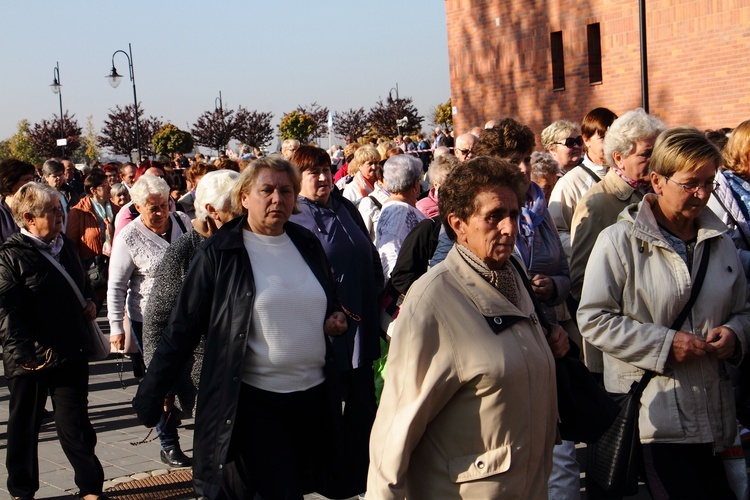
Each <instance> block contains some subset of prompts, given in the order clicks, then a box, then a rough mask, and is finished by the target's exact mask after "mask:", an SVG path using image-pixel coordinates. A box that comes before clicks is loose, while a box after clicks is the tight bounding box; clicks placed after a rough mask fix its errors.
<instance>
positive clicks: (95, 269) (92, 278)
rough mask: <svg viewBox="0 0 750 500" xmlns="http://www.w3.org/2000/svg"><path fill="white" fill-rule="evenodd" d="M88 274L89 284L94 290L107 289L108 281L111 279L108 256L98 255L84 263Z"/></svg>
mask: <svg viewBox="0 0 750 500" xmlns="http://www.w3.org/2000/svg"><path fill="white" fill-rule="evenodd" d="M84 267H85V268H86V274H88V276H89V282H90V283H91V286H92V287H93V289H94V290H101V289H103V288H107V279H108V278H109V257H107V256H106V255H96V256H94V257H91V258H90V259H86V261H85V262H84Z"/></svg>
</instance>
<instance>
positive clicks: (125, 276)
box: [107, 174, 190, 466]
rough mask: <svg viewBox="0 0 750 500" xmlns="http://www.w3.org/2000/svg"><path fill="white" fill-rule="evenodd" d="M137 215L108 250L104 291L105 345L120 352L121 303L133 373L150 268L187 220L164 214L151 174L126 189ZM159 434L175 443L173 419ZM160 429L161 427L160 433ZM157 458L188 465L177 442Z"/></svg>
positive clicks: (159, 186) (159, 185)
mask: <svg viewBox="0 0 750 500" xmlns="http://www.w3.org/2000/svg"><path fill="white" fill-rule="evenodd" d="M130 195H131V197H132V198H133V203H134V206H135V207H136V209H137V210H138V213H139V214H140V215H139V216H138V217H137V218H136V219H135V220H133V222H131V223H130V224H128V225H127V226H125V227H124V228H123V230H122V231H121V232H120V234H119V235H118V237H117V238H116V239H115V242H114V245H113V246H112V254H111V256H110V263H109V283H108V289H107V317H108V318H109V327H110V335H111V337H110V342H112V345H114V347H115V348H116V349H117V350H123V349H124V348H125V330H124V329H123V321H124V318H123V307H122V306H123V304H125V311H126V314H127V317H128V321H129V324H130V333H131V339H132V340H133V341H134V342H135V345H136V346H137V347H138V351H139V352H138V354H136V355H135V356H134V357H133V363H134V373H135V374H136V376H138V375H140V372H139V371H138V365H139V364H140V365H141V367H142V365H143V358H142V355H143V333H142V332H143V308H144V307H145V306H146V302H147V301H148V296H149V293H150V292H151V289H152V288H153V287H154V285H155V283H156V270H157V268H158V265H159V262H160V261H161V259H162V257H163V256H164V252H165V251H166V250H167V247H168V246H169V244H170V243H171V242H173V241H175V240H176V239H177V238H179V237H180V235H181V234H183V233H185V232H187V228H188V227H190V218H189V217H188V216H187V215H185V214H183V213H182V212H175V213H171V212H169V204H168V199H169V186H168V185H167V183H166V182H165V181H164V179H160V178H159V177H156V176H154V175H150V174H149V175H142V176H141V177H140V178H139V179H138V180H137V181H136V182H135V184H133V187H132V188H131V189H130ZM166 423H168V424H169V427H168V428H167V429H164V430H163V432H161V433H160V434H161V437H162V443H164V440H165V439H167V442H170V440H169V439H168V438H167V436H165V433H166V434H171V437H172V441H174V440H176V433H177V430H176V429H177V426H176V422H175V419H170V420H169V421H168V422H166ZM160 430H162V429H160ZM161 459H162V461H163V462H165V463H167V464H168V465H172V466H185V465H189V463H190V462H189V459H188V458H187V457H186V456H185V454H184V453H182V451H181V450H180V447H179V444H178V445H176V446H172V445H171V444H170V448H168V449H165V448H162V451H161Z"/></svg>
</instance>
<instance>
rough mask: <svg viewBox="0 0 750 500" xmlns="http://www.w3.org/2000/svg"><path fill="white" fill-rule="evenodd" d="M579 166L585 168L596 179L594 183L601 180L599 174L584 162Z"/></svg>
mask: <svg viewBox="0 0 750 500" xmlns="http://www.w3.org/2000/svg"><path fill="white" fill-rule="evenodd" d="M578 166H579V167H581V168H582V169H584V170H585V171H586V172H587V173H588V174H589V175H590V176H591V178H592V179H594V183H597V182H601V179H600V178H599V176H598V175H596V174H595V173H594V172H593V171H592V170H591V169H590V168H589V167H587V166H586V165H584V164H583V163H579V164H578Z"/></svg>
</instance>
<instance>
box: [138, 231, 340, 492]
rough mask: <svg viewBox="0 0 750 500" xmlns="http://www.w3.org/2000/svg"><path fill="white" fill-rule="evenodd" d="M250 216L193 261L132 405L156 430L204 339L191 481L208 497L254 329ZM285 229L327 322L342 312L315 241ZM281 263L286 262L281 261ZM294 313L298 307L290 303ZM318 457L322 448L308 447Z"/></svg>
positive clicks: (329, 361)
mask: <svg viewBox="0 0 750 500" xmlns="http://www.w3.org/2000/svg"><path fill="white" fill-rule="evenodd" d="M245 220H246V218H245V217H240V218H237V219H235V220H233V221H231V222H229V223H227V224H225V225H224V226H222V227H221V229H220V230H219V231H218V232H217V233H216V234H215V235H214V236H213V237H212V238H209V239H208V240H206V241H205V242H203V243H202V244H201V245H200V246H199V247H198V248H197V250H196V251H195V254H194V257H193V261H192V263H191V265H190V269H189V271H188V274H187V276H186V277H185V281H184V283H183V286H182V289H181V291H180V294H179V296H178V298H177V303H176V305H175V308H174V310H173V312H172V316H171V319H170V327H169V328H167V329H166V330H165V331H164V334H163V335H162V338H161V340H160V342H159V345H158V346H157V348H156V352H155V353H154V356H153V359H152V360H151V364H150V365H149V367H148V371H147V372H146V377H145V378H144V379H143V381H142V382H141V383H140V386H139V387H138V392H137V394H136V397H135V399H134V400H133V406H134V407H135V409H136V411H137V413H138V418H139V419H140V420H141V422H143V423H144V424H146V425H147V426H149V427H151V426H154V425H156V423H157V422H158V421H159V418H160V417H161V412H162V404H163V398H164V395H165V394H167V392H168V391H169V390H170V389H171V388H172V386H173V385H174V382H175V379H176V378H177V377H178V376H179V374H180V372H181V370H182V367H183V365H184V364H185V362H186V361H187V360H188V359H189V357H190V355H191V354H192V352H193V350H194V349H195V348H196V347H197V346H198V343H199V342H200V340H201V336H202V335H205V336H206V338H205V351H204V357H203V369H202V371H201V380H200V387H199V388H198V405H197V412H196V418H195V432H194V438H193V453H194V456H193V480H194V483H195V488H196V491H197V492H198V493H199V494H201V495H204V496H206V497H208V498H216V497H217V496H218V495H219V493H220V488H221V486H220V485H221V475H222V471H223V468H224V464H225V463H226V462H227V454H228V451H229V444H230V441H231V437H232V431H233V429H234V425H235V415H236V412H237V403H238V399H239V393H240V387H241V384H242V365H243V362H244V359H245V350H246V348H247V336H248V335H250V333H251V328H252V311H253V300H254V295H255V284H254V280H253V270H252V268H251V265H250V259H249V257H248V255H247V250H246V249H245V245H244V242H243V238H242V228H243V225H244V223H245ZM284 230H285V231H286V233H287V234H288V235H289V238H290V239H291V240H292V242H293V243H294V245H295V246H296V247H297V250H299V252H300V254H301V255H302V257H303V258H304V260H305V262H307V264H308V265H309V266H310V269H311V270H312V272H313V274H314V275H315V277H316V278H317V279H318V281H319V282H320V284H321V286H322V287H323V289H324V290H325V293H326V297H327V299H328V308H327V311H326V317H328V316H329V315H330V314H331V313H333V312H334V311H337V310H340V309H339V307H338V302H337V300H336V282H335V279H334V278H333V275H332V274H331V271H330V269H331V268H330V266H329V264H328V260H327V259H326V255H325V253H324V251H323V248H322V246H321V244H320V242H319V241H318V239H317V238H316V237H315V236H314V235H313V234H312V233H311V232H310V231H308V230H307V229H305V228H303V227H301V226H299V225H297V224H294V223H291V222H287V223H286V224H285V225H284ZM282 265H283V264H282ZM289 309H290V311H293V309H294V304H289ZM326 345H327V356H326V380H327V383H328V384H329V385H334V383H335V379H336V377H333V376H331V374H334V373H336V367H335V363H334V360H333V357H332V355H331V351H332V350H331V348H330V342H329V341H327V343H326ZM329 397H330V402H331V405H332V406H331V408H332V412H331V415H332V420H331V425H332V426H338V425H340V423H339V422H337V420H338V419H340V417H341V398H340V394H338V393H337V392H336V391H335V388H334V390H333V391H332V392H331V394H330V395H329ZM311 452H313V453H315V452H317V450H311Z"/></svg>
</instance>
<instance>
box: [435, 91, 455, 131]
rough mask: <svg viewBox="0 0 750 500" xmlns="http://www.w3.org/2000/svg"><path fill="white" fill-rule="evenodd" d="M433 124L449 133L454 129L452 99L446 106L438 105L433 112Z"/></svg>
mask: <svg viewBox="0 0 750 500" xmlns="http://www.w3.org/2000/svg"><path fill="white" fill-rule="evenodd" d="M432 123H434V124H435V125H440V126H441V127H442V128H445V129H448V130H449V131H450V130H451V129H452V128H453V105H452V104H451V100H450V99H448V101H447V102H446V103H445V104H438V106H437V107H436V108H435V109H434V110H433V111H432Z"/></svg>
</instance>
